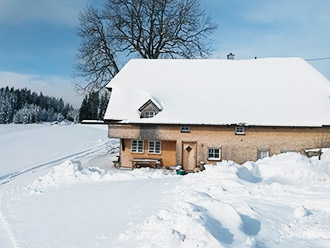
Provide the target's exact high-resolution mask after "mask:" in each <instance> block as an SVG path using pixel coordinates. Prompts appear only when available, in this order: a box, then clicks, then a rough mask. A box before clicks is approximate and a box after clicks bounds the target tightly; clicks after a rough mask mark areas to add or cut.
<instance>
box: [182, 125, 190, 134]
mask: <svg viewBox="0 0 330 248" xmlns="http://www.w3.org/2000/svg"><path fill="white" fill-rule="evenodd" d="M181 132H182V133H189V132H190V126H189V125H182V126H181Z"/></svg>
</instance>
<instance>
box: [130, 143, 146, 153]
mask: <svg viewBox="0 0 330 248" xmlns="http://www.w3.org/2000/svg"><path fill="white" fill-rule="evenodd" d="M135 141H136V146H134V145H133V142H135ZM140 142H142V151H141V150H139V143H140ZM133 147H136V148H135V149H134V150H133ZM140 148H141V147H140ZM131 153H144V140H131Z"/></svg>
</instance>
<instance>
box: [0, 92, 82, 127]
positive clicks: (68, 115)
mask: <svg viewBox="0 0 330 248" xmlns="http://www.w3.org/2000/svg"><path fill="white" fill-rule="evenodd" d="M78 115H79V112H78V110H75V109H74V108H73V107H72V106H71V105H70V104H65V103H64V101H63V100H62V98H60V99H58V98H55V97H49V96H44V95H43V94H42V93H41V92H40V93H39V94H37V93H36V92H31V90H28V89H26V88H24V89H16V90H15V89H14V88H10V89H9V87H6V88H0V124H5V123H37V122H52V121H62V120H64V119H67V120H69V121H77V119H78V118H79V117H78Z"/></svg>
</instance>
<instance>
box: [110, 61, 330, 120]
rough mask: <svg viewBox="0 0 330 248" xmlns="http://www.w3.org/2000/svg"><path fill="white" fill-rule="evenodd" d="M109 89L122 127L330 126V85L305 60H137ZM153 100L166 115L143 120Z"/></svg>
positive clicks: (112, 111) (114, 115)
mask: <svg viewBox="0 0 330 248" xmlns="http://www.w3.org/2000/svg"><path fill="white" fill-rule="evenodd" d="M107 87H108V88H112V93H111V98H110V101H109V105H108V109H107V111H106V114H105V120H120V122H121V123H166V124H205V125H207V124H210V125H231V124H239V123H244V124H246V125H262V126H321V125H330V99H329V96H330V82H329V80H327V79H326V78H325V77H324V76H323V75H322V74H321V73H319V72H318V71H317V70H316V69H314V68H313V67H312V66H311V65H310V64H308V63H307V62H306V61H305V60H303V59H301V58H264V59H253V60H211V59H207V60H181V59H175V60H171V59H162V60H143V59H134V60H130V61H129V62H128V63H127V64H126V65H125V66H124V67H123V69H122V70H121V71H120V72H119V73H118V74H117V75H116V76H115V77H114V79H113V80H112V81H111V82H110V83H109V84H108V85H107ZM150 99H151V100H152V101H153V102H157V104H159V105H160V108H161V109H162V111H160V112H159V113H158V114H157V115H156V116H154V117H153V118H142V119H141V118H140V112H139V108H140V107H141V106H142V105H143V104H144V103H146V102H147V101H148V100H150Z"/></svg>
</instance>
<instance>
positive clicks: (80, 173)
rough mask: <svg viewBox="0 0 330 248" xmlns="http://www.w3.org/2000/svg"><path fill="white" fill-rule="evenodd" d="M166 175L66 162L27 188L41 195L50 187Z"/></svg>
mask: <svg viewBox="0 0 330 248" xmlns="http://www.w3.org/2000/svg"><path fill="white" fill-rule="evenodd" d="M168 174H171V173H170V172H165V171H163V170H155V169H151V168H142V169H136V170H133V171H120V170H117V169H113V170H104V169H102V168H100V167H88V168H84V167H82V166H81V163H80V162H79V161H70V160H67V161H65V162H63V163H61V164H59V165H57V166H55V167H54V168H52V169H51V170H50V171H49V172H48V173H47V174H46V175H44V176H41V177H39V178H38V179H37V180H35V181H34V182H33V183H32V184H31V185H30V186H29V187H30V188H31V189H32V190H31V192H36V193H42V192H44V190H45V189H47V188H50V187H56V186H63V185H70V184H74V183H79V182H96V181H101V180H103V181H109V180H114V181H118V180H131V179H134V178H135V179H147V178H162V177H164V176H166V175H168Z"/></svg>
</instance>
